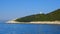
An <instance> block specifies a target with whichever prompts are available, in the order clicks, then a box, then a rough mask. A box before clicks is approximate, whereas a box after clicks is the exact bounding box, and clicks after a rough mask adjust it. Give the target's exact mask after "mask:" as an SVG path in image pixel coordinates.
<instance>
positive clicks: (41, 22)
mask: <svg viewBox="0 0 60 34" xmlns="http://www.w3.org/2000/svg"><path fill="white" fill-rule="evenodd" d="M6 23H18V24H19V23H23V24H24V23H31V24H60V21H35V22H34V21H33V22H17V21H14V20H11V21H8V22H6Z"/></svg>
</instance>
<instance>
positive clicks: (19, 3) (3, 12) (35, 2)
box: [0, 0, 60, 20]
mask: <svg viewBox="0 0 60 34" xmlns="http://www.w3.org/2000/svg"><path fill="white" fill-rule="evenodd" d="M59 8H60V0H0V20H7V19H14V18H18V17H24V16H27V15H32V14H38V13H40V12H43V13H49V12H51V11H54V10H56V9H59Z"/></svg>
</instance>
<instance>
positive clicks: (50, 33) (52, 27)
mask: <svg viewBox="0 0 60 34" xmlns="http://www.w3.org/2000/svg"><path fill="white" fill-rule="evenodd" d="M0 34H60V25H57V24H8V23H6V22H0Z"/></svg>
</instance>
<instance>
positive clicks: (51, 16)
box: [15, 9, 60, 22]
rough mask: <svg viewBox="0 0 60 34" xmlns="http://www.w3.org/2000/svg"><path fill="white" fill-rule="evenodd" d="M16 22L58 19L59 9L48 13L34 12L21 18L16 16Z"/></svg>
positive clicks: (59, 16) (59, 17)
mask: <svg viewBox="0 0 60 34" xmlns="http://www.w3.org/2000/svg"><path fill="white" fill-rule="evenodd" d="M15 21H18V22H31V21H60V9H57V10H55V11H52V12H50V13H48V14H36V15H30V16H26V17H22V18H18V19H16V20H15Z"/></svg>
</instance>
